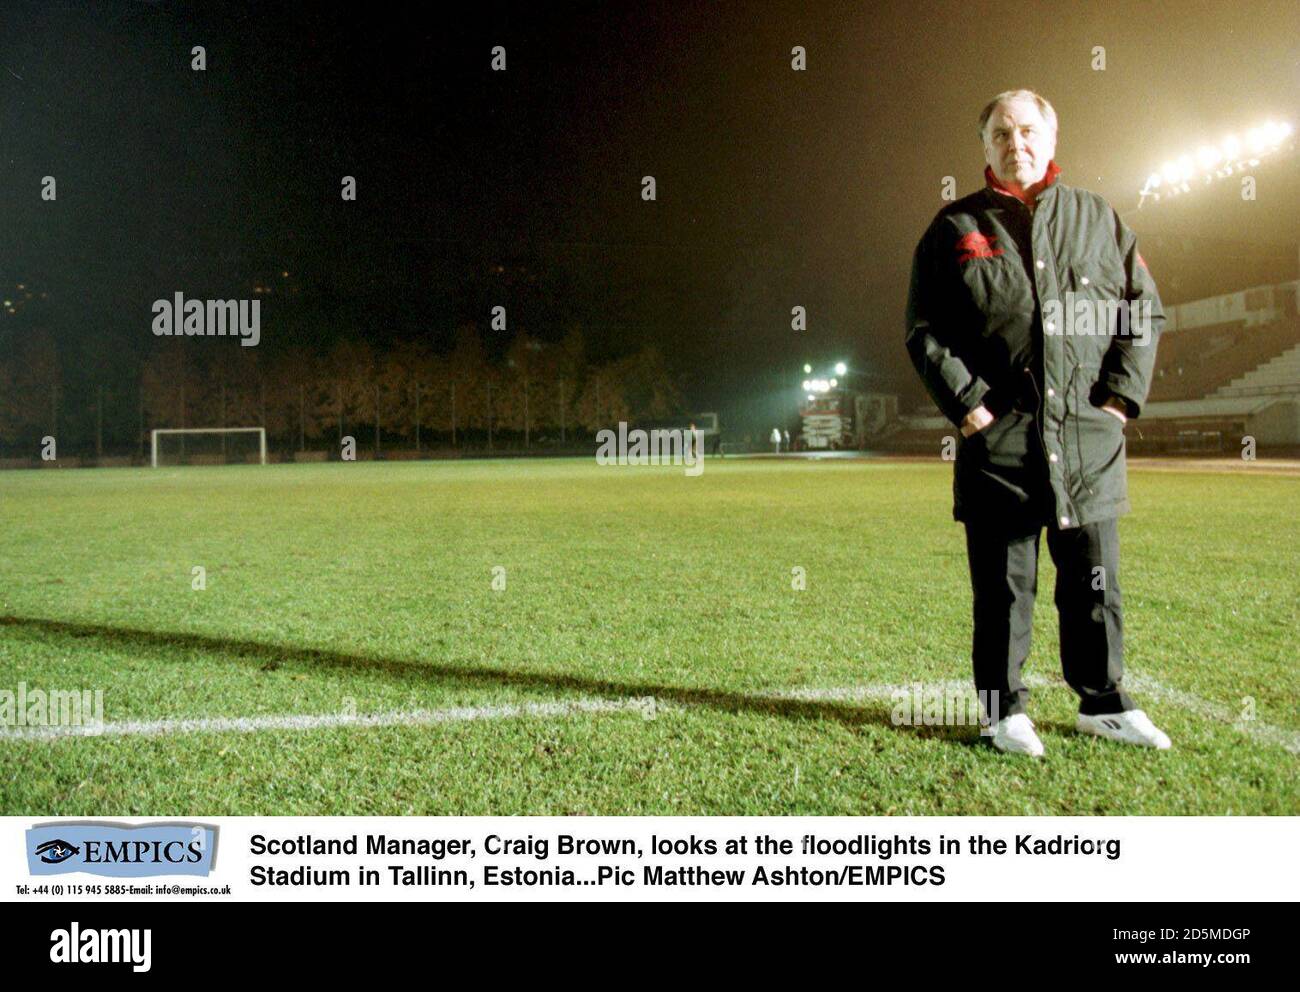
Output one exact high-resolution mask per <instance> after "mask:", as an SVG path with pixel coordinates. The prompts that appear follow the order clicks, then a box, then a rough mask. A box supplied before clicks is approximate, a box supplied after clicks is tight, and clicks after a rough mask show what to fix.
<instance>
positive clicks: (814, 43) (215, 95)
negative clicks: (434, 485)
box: [0, 0, 1300, 404]
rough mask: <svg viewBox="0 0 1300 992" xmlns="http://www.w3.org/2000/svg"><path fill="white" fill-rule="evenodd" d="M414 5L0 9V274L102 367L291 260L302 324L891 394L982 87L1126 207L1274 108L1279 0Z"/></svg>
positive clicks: (2, 2)
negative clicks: (812, 364) (474, 326)
mask: <svg viewBox="0 0 1300 992" xmlns="http://www.w3.org/2000/svg"><path fill="white" fill-rule="evenodd" d="M420 6H421V9H419V10H417V9H415V8H414V6H413V5H409V4H393V5H385V4H380V3H370V4H364V5H354V6H352V7H350V8H340V9H335V8H333V7H331V6H330V5H328V4H318V3H301V4H292V5H277V4H271V3H257V4H249V5H247V7H248V9H247V10H245V11H243V12H240V11H239V10H238V8H235V7H226V6H223V5H215V4H182V3H171V2H157V3H150V2H125V0H107V2H97V3H71V2H63V3H53V2H44V0H41V2H34V0H0V8H2V9H3V14H2V15H0V62H2V63H3V64H2V65H0V162H2V163H3V168H4V182H3V184H0V189H2V192H0V196H2V197H3V199H2V200H0V207H2V208H3V211H4V218H5V221H4V224H3V230H4V235H3V239H2V240H0V265H2V266H3V273H2V275H3V278H4V279H6V280H14V281H16V280H18V279H21V278H25V279H27V280H29V281H31V282H33V283H35V284H40V285H41V286H43V287H48V288H49V292H50V295H51V304H50V306H51V311H52V312H53V313H54V314H56V315H57V319H58V322H59V325H58V326H59V332H58V333H59V334H60V336H61V340H62V341H64V342H68V343H70V344H71V345H72V346H74V347H77V348H80V349H81V355H82V356H83V361H86V362H89V363H91V364H93V363H95V362H103V363H105V364H106V365H107V366H111V365H112V363H113V362H115V361H117V362H127V361H129V360H131V358H132V356H133V355H135V354H136V353H137V352H138V351H139V349H142V348H144V347H146V346H147V345H148V341H149V338H150V335H149V331H148V321H149V319H150V314H149V303H150V302H151V301H152V300H153V299H155V298H157V297H159V296H166V295H170V294H171V293H172V292H174V291H176V290H182V291H184V292H186V293H188V294H190V295H194V296H206V295H220V296H233V295H243V296H247V295H248V294H249V292H250V290H251V286H252V283H253V281H254V280H255V279H258V278H264V277H267V276H268V275H269V274H270V273H272V272H278V271H279V270H281V269H282V268H283V269H288V270H290V271H292V273H293V274H294V279H295V282H296V283H297V284H298V285H299V286H300V287H301V290H302V301H303V303H302V305H303V306H305V307H309V308H313V312H314V313H317V314H318V315H319V319H318V321H317V324H318V326H320V327H322V328H327V330H325V331H323V333H326V334H350V333H351V334H361V335H366V336H369V337H373V338H375V339H377V340H387V339H391V338H392V337H394V336H417V335H426V336H430V337H432V338H433V339H435V340H438V341H445V340H446V335H447V333H448V332H449V331H450V329H451V328H453V327H454V326H455V325H456V324H457V323H459V322H462V321H465V320H474V319H478V320H480V321H481V320H482V319H483V316H484V314H485V313H486V311H487V308H488V307H490V306H491V305H493V304H494V303H497V302H502V303H504V304H505V305H507V306H508V307H510V312H511V319H512V324H513V325H514V326H516V327H518V328H523V329H526V330H528V331H529V332H530V333H534V334H537V335H539V336H541V337H543V338H556V337H558V336H560V334H562V332H563V330H564V327H565V326H567V325H568V324H569V323H573V322H580V323H581V324H582V325H583V326H584V327H585V328H586V329H587V333H588V337H589V339H590V341H591V342H592V344H593V346H594V347H595V349H596V351H597V353H598V354H602V353H604V354H611V355H612V354H618V353H621V352H623V351H627V350H629V349H632V348H635V347H637V346H639V345H640V344H642V343H644V342H646V341H654V342H657V343H658V344H659V345H660V346H661V347H662V349H663V351H664V352H665V353H666V354H667V355H668V357H669V360H670V362H671V363H672V364H673V366H674V367H675V368H676V369H677V370H679V371H680V373H681V374H682V376H683V381H684V382H685V383H686V385H687V389H688V392H689V393H690V395H691V396H692V398H693V399H694V400H696V401H697V402H699V403H701V404H705V403H712V402H715V401H717V400H718V399H719V398H720V397H721V396H723V395H725V394H727V393H728V392H729V391H731V390H738V389H744V388H752V387H751V385H750V384H752V383H754V382H764V381H765V380H764V378H763V377H764V376H766V379H767V380H768V381H770V380H771V379H772V377H773V376H775V375H778V374H780V373H781V372H784V371H786V370H788V369H790V368H792V367H794V366H796V365H799V364H802V362H803V361H804V360H806V359H807V360H813V361H820V360H827V361H829V360H833V359H837V358H848V359H849V360H851V361H852V362H853V363H854V365H855V367H857V368H867V369H875V370H878V371H880V372H881V373H883V374H884V375H886V376H889V377H893V379H894V380H895V381H897V382H904V381H907V382H908V383H909V385H910V379H909V377H910V369H908V367H907V366H906V358H905V355H904V353H903V349H902V308H903V302H904V295H905V291H906V279H907V272H908V266H909V264H910V256H911V251H912V248H913V246H914V245H915V242H916V240H917V238H918V237H919V236H920V234H921V232H922V230H923V229H924V228H925V226H926V224H927V223H928V222H929V220H930V218H931V217H932V216H933V215H934V213H935V212H936V211H937V210H938V209H939V207H940V206H941V205H942V204H941V202H940V200H939V184H940V181H941V178H942V177H943V176H945V175H953V176H955V177H956V178H957V182H958V193H959V195H964V194H965V193H968V192H971V191H973V190H974V189H975V188H977V186H978V185H980V184H982V176H981V173H982V168H983V160H982V157H981V149H980V145H979V143H978V140H977V138H976V134H975V118H976V116H977V114H978V112H979V110H980V108H981V106H982V105H983V103H984V102H985V101H986V100H987V99H988V98H989V97H990V96H992V95H993V94H994V93H996V92H998V91H1000V90H1003V89H1007V88H1011V87H1015V86H1027V87H1031V88H1035V89H1038V90H1039V91H1041V92H1042V93H1044V94H1045V95H1046V96H1047V97H1048V98H1049V99H1051V100H1052V101H1053V103H1054V104H1055V106H1056V108H1057V111H1058V114H1059V115H1060V120H1061V135H1060V144H1059V147H1058V153H1057V161H1058V162H1059V163H1060V164H1061V165H1062V167H1063V169H1064V170H1065V173H1064V176H1063V180H1064V181H1066V182H1070V183H1073V184H1077V185H1081V186H1085V187H1088V188H1091V189H1094V190H1096V191H1097V192H1099V193H1101V194H1102V195H1104V196H1106V197H1107V198H1108V199H1110V200H1111V202H1112V203H1113V204H1115V205H1116V206H1117V207H1118V208H1120V209H1121V210H1126V209H1128V208H1130V207H1132V206H1133V205H1134V204H1135V203H1136V191H1137V190H1138V189H1139V188H1140V186H1141V184H1142V181H1143V179H1144V177H1145V175H1146V174H1147V173H1148V172H1149V171H1151V169H1152V168H1153V167H1155V166H1157V165H1158V164H1159V163H1160V162H1161V161H1163V160H1164V159H1165V158H1166V157H1167V156H1168V155H1169V154H1170V153H1172V152H1182V151H1185V150H1187V149H1188V148H1194V147H1195V145H1196V144H1198V143H1200V142H1201V141H1202V140H1204V139H1217V138H1218V137H1220V136H1221V135H1222V133H1223V132H1224V131H1225V130H1227V129H1228V128H1231V127H1233V126H1242V125H1249V124H1254V123H1257V122H1258V121H1261V120H1263V119H1265V118H1267V117H1272V118H1274V119H1281V120H1289V121H1291V122H1292V123H1293V124H1294V123H1295V122H1296V120H1297V113H1296V111H1297V107H1296V94H1297V93H1300V41H1298V40H1297V39H1300V5H1297V4H1295V3H1294V2H1283V3H1254V4H1227V3H1211V4H1193V3H1187V2H1179V3H1171V4H1118V3H1114V4H1112V3H1102V4H1058V3H1051V4H1048V3H1026V4H1023V5H1020V6H1019V7H1012V6H1008V5H1003V4H997V5H994V4H984V3H972V2H965V3H939V4H927V5H918V4H915V3H889V4H863V3H851V4H832V3H809V4H806V5H801V9H795V8H796V5H795V4H791V3H785V2H768V3H750V4H733V3H717V4H715V3H637V4H618V3H592V4H588V3H581V4H575V3H536V4H520V5H496V4H491V3H475V4H469V5H464V6H463V7H462V8H460V9H459V10H457V9H456V8H451V7H441V6H439V5H420ZM196 44H201V45H204V46H206V48H207V57H208V68H207V71H206V72H202V73H199V72H193V71H191V70H190V68H189V61H190V54H189V50H190V47H191V46H192V45H196ZM497 44H501V45H504V46H506V49H507V52H508V60H509V62H508V65H509V68H508V71H507V72H505V73H493V72H491V71H489V68H488V60H489V51H490V49H491V47H492V46H493V45H497ZM794 45H803V46H805V47H806V48H807V49H808V55H809V70H808V71H807V72H802V73H797V72H792V71H791V69H790V65H789V60H790V49H791V47H792V46H794ZM1094 45H1104V46H1105V48H1106V58H1107V68H1106V70H1105V71H1104V72H1096V71H1093V70H1092V69H1091V68H1090V59H1091V49H1092V47H1093V46H1094ZM44 175H54V176H55V177H56V178H57V181H58V193H59V196H58V201H57V203H55V204H49V203H43V202H41V200H40V199H39V195H38V194H39V183H40V177H41V176H44ZM343 175H354V176H356V177H357V179H358V190H359V197H358V201H357V202H355V203H344V202H342V201H341V200H340V198H339V180H340V177H341V176H343ZM643 175H653V176H655V177H656V179H657V181H658V194H659V199H658V202H656V203H644V202H642V201H641V199H640V195H639V192H640V187H639V183H640V177H641V176H643ZM1136 226H1138V229H1139V234H1141V233H1142V229H1141V226H1140V224H1139V225H1136ZM498 263H500V264H506V265H511V266H513V267H515V270H516V271H517V269H518V267H520V266H522V267H523V268H524V269H526V270H527V271H526V273H525V274H524V275H522V276H518V277H515V278H510V279H505V278H502V279H500V280H498V281H497V282H493V281H491V280H490V279H488V278H487V277H486V276H485V272H486V271H487V266H488V265H489V264H498ZM530 279H535V280H536V282H530V281H529V280H530ZM796 303H802V304H804V305H806V306H807V307H808V308H809V312H810V321H811V327H810V329H809V331H808V332H807V333H806V334H804V335H802V336H799V335H796V334H795V333H794V332H792V331H791V330H790V329H789V308H790V307H791V306H792V305H794V304H796ZM275 315H276V310H275V305H274V303H268V304H267V307H266V309H265V310H264V314H263V342H264V345H265V346H270V347H275V344H276V339H275V335H276V326H275Z"/></svg>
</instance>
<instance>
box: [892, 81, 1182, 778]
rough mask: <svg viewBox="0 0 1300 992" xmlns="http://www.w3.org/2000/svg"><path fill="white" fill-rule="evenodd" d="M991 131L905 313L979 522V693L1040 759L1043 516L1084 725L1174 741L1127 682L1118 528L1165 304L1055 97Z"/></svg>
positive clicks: (994, 716) (970, 516) (997, 726)
mask: <svg viewBox="0 0 1300 992" xmlns="http://www.w3.org/2000/svg"><path fill="white" fill-rule="evenodd" d="M979 135H980V139H981V141H982V142H983V145H984V157H985V160H986V162H987V163H988V165H987V167H986V168H985V170H984V178H985V186H984V188H983V189H981V190H980V191H979V192H978V193H973V194H971V195H970V196H967V197H965V198H963V199H961V200H958V201H957V202H955V203H952V204H949V205H948V206H946V207H944V209H942V210H940V211H939V214H938V216H937V217H936V218H935V219H934V221H933V223H931V225H930V227H929V229H928V230H927V231H926V232H925V235H924V236H923V237H922V238H921V241H920V244H919V245H918V246H917V249H916V253H915V255H914V257H913V264H912V283H911V291H910V293H909V297H908V304H907V350H908V353H909V354H910V356H911V359H912V363H913V365H915V366H916V370H917V372H918V373H919V374H920V376H921V379H922V380H923V381H924V383H925V385H926V388H927V390H928V391H929V393H930V395H931V397H932V398H933V399H934V401H935V403H936V404H938V406H939V409H940V410H941V411H942V412H943V413H944V415H945V416H946V417H947V418H948V419H949V420H950V421H951V422H952V423H953V424H954V425H955V426H957V427H959V428H960V434H961V440H960V441H959V442H958V449H957V460H956V463H955V465H954V474H953V494H954V507H953V517H954V518H955V519H957V520H959V521H961V522H962V523H964V524H965V525H966V551H967V561H968V564H969V567H970V577H971V587H972V590H973V593H974V611H973V612H974V636H973V638H972V660H973V663H974V669H975V688H976V689H977V690H978V691H979V694H980V700H981V704H982V705H983V707H984V710H985V713H986V714H987V716H988V720H989V723H990V725H991V729H992V743H993V746H994V747H996V748H997V749H998V750H1000V751H1007V752H1013V753H1020V754H1030V755H1034V756H1039V755H1041V754H1042V753H1043V744H1042V741H1040V740H1039V738H1038V735H1037V733H1035V731H1034V725H1033V723H1032V722H1031V721H1030V719H1029V716H1028V715H1027V714H1026V712H1025V708H1026V703H1027V701H1028V695H1029V693H1028V690H1027V689H1026V688H1025V683H1024V680H1023V678H1022V677H1021V669H1022V668H1023V666H1024V664H1025V659H1026V658H1027V657H1028V655H1029V640H1030V632H1031V628H1032V625H1033V615H1034V597H1035V594H1036V593H1037V590H1038V542H1039V535H1040V533H1041V531H1042V529H1043V528H1044V527H1046V528H1047V548H1048V551H1049V552H1050V553H1051V555H1052V560H1053V561H1054V562H1055V563H1056V569H1057V575H1056V593H1055V601H1056V607H1057V610H1058V612H1059V614H1060V620H1061V667H1062V669H1063V670H1064V675H1065V680H1066V682H1068V683H1069V685H1070V687H1071V688H1072V689H1074V691H1075V692H1076V693H1077V694H1078V696H1079V701H1080V702H1079V716H1078V720H1077V723H1076V729H1077V730H1078V731H1079V732H1081V733H1085V734H1094V735H1096V736H1099V737H1106V738H1109V739H1110V740H1114V741H1120V742H1122V743H1125V744H1137V745H1143V746H1146V747H1154V748H1160V749H1165V748H1168V747H1169V746H1170V742H1169V738H1168V736H1166V735H1165V734H1164V732H1162V731H1161V730H1160V729H1159V728H1157V727H1156V726H1155V725H1154V724H1153V723H1152V722H1151V720H1150V719H1149V718H1148V717H1147V715H1146V714H1145V713H1144V712H1143V711H1142V710H1140V709H1138V708H1137V707H1136V706H1135V704H1134V702H1133V700H1132V699H1131V698H1130V697H1129V696H1128V694H1127V693H1126V692H1125V691H1124V688H1123V685H1122V683H1123V679H1124V644H1123V614H1122V610H1121V604H1120V590H1119V530H1118V521H1117V518H1118V517H1119V516H1120V515H1121V514H1124V513H1127V512H1128V510H1129V500H1128V492H1127V482H1126V470H1125V462H1124V447H1125V441H1124V425H1125V423H1126V422H1127V421H1128V420H1129V419H1130V418H1132V417H1136V416H1138V414H1139V413H1140V412H1141V409H1142V405H1143V404H1144V403H1145V402H1146V397H1147V391H1148V389H1149V387H1150V381H1151V370H1152V368H1153V367H1154V365H1155V359H1156V338H1157V336H1158V335H1159V332H1160V328H1161V326H1162V325H1163V324H1164V312H1163V310H1162V309H1161V306H1160V297H1159V295H1158V294H1157V292H1156V286H1155V282H1154V280H1153V279H1152V278H1151V274H1150V273H1149V272H1148V271H1147V267H1146V263H1145V262H1144V261H1143V260H1142V256H1141V255H1140V254H1139V253H1138V250H1137V239H1136V237H1135V236H1134V234H1133V232H1132V231H1131V230H1129V228H1128V227H1127V226H1126V225H1125V224H1124V222H1123V221H1122V220H1120V218H1119V215H1118V214H1116V213H1115V211H1114V210H1113V209H1112V208H1111V206H1110V205H1109V204H1108V203H1107V202H1106V201H1105V200H1103V199H1102V198H1101V197H1100V196H1098V195H1097V194H1095V193H1090V192H1087V191H1085V190H1081V189H1076V188H1074V187H1070V186H1066V185H1065V184H1064V183H1061V182H1058V181H1057V176H1058V175H1059V174H1060V171H1061V170H1060V169H1059V168H1058V167H1057V165H1056V163H1055V162H1054V161H1053V156H1054V155H1055V154H1056V136H1057V120H1056V112H1055V111H1054V110H1053V109H1052V105H1051V104H1050V103H1048V102H1047V101H1046V100H1044V99H1043V98H1042V97H1041V96H1039V95H1038V94H1037V93H1033V92H1031V91H1029V90H1012V91H1008V92H1006V93H1001V94H999V95H998V96H997V97H995V98H994V99H993V100H992V101H991V102H990V103H989V104H988V105H987V106H986V107H985V108H984V111H983V113H981V114H980V118H979ZM1080 308H1082V309H1080ZM1066 310H1069V311H1070V313H1069V316H1068V317H1067V316H1066V315H1065V311H1066ZM1076 314H1082V315H1084V316H1090V317H1092V324H1091V331H1090V333H1084V332H1083V331H1082V330H1081V329H1080V327H1079V326H1078V324H1077V321H1076V320H1075V319H1074V318H1075V315H1076ZM1067 321H1068V322H1069V328H1068V330H1069V333H1066V331H1067V328H1065V327H1063V326H1062V324H1064V323H1066V322H1067Z"/></svg>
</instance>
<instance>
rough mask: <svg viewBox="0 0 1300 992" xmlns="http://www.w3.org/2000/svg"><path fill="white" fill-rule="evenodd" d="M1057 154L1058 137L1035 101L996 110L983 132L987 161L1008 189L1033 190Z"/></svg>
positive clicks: (998, 107) (1009, 103)
mask: <svg viewBox="0 0 1300 992" xmlns="http://www.w3.org/2000/svg"><path fill="white" fill-rule="evenodd" d="M1055 154H1056V133H1055V132H1054V131H1053V130H1052V126H1051V125H1050V124H1049V123H1048V122H1047V121H1045V120H1044V119H1043V115H1042V114H1041V113H1040V112H1039V110H1038V104H1036V103H1034V101H1033V100H1012V101H1010V102H1008V103H1000V104H998V106H997V107H995V108H994V109H993V113H992V115H990V117H989V120H988V124H987V125H986V126H985V128H984V158H985V160H986V161H987V162H988V164H989V166H990V167H991V168H992V169H993V175H995V176H997V177H998V180H999V181H1000V182H1001V183H1003V184H1004V185H1007V186H1019V187H1021V188H1022V189H1023V188H1024V187H1026V186H1032V185H1033V184H1034V183H1036V182H1038V181H1039V180H1040V179H1042V178H1043V176H1044V175H1046V174H1047V163H1048V162H1050V161H1051V160H1052V156H1053V155H1055Z"/></svg>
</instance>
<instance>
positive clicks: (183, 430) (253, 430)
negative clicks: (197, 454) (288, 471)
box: [149, 427, 266, 468]
mask: <svg viewBox="0 0 1300 992" xmlns="http://www.w3.org/2000/svg"><path fill="white" fill-rule="evenodd" d="M164 434H256V435H257V436H258V437H257V441H258V453H259V456H260V457H259V460H260V462H261V464H263V465H265V464H266V428H265V427H158V428H155V429H154V430H151V431H150V432H149V456H150V458H149V462H150V464H151V465H152V466H153V467H154V468H157V467H158V438H160V437H162V436H163V435H164Z"/></svg>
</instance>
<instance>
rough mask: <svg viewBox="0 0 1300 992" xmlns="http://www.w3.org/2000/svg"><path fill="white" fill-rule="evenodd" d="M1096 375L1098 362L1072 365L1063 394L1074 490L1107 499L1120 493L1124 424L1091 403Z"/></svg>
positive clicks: (1098, 374) (1097, 375)
mask: <svg viewBox="0 0 1300 992" xmlns="http://www.w3.org/2000/svg"><path fill="white" fill-rule="evenodd" d="M1100 376H1101V369H1100V367H1099V366H1092V365H1079V366H1076V367H1075V369H1074V372H1073V374H1072V375H1071V383H1072V385H1071V388H1070V390H1069V392H1068V393H1067V394H1066V395H1067V396H1069V397H1070V398H1071V401H1072V402H1071V404H1070V405H1071V410H1070V418H1069V419H1070V420H1072V421H1073V424H1072V425H1067V430H1069V429H1070V428H1071V427H1072V428H1073V429H1072V430H1070V438H1071V440H1073V441H1074V447H1075V451H1074V457H1073V459H1071V462H1072V465H1073V468H1074V475H1075V478H1074V479H1073V480H1072V488H1073V489H1074V490H1075V493H1076V494H1077V495H1088V496H1097V497H1100V498H1103V499H1110V498H1118V496H1120V495H1123V489H1124V480H1123V474H1124V473H1123V463H1124V447H1125V439H1124V425H1123V424H1122V423H1121V422H1120V419H1119V418H1118V417H1116V416H1115V415H1114V414H1113V413H1107V412H1106V411H1105V410H1103V409H1102V408H1101V407H1099V406H1094V405H1093V404H1092V401H1091V399H1090V397H1091V395H1092V388H1093V386H1094V385H1095V384H1096V382H1097V380H1098V378H1100Z"/></svg>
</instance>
